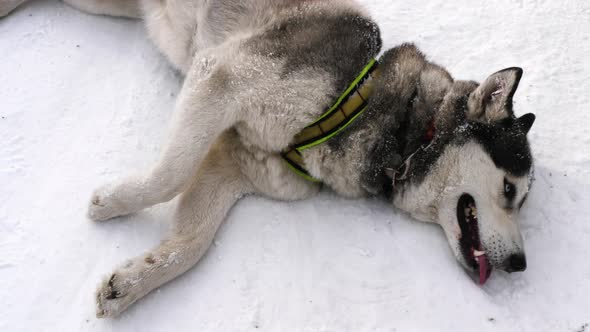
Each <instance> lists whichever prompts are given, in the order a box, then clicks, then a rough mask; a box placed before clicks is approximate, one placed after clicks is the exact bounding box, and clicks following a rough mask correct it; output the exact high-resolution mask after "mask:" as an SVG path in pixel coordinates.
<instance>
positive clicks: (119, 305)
mask: <svg viewBox="0 0 590 332" xmlns="http://www.w3.org/2000/svg"><path fill="white" fill-rule="evenodd" d="M25 1H26V0H0V16H4V15H7V14H8V13H9V12H10V11H12V10H13V9H14V8H16V7H17V6H18V5H20V4H21V3H23V2H25ZM64 1H65V2H66V3H68V4H70V5H72V6H74V7H76V8H78V9H80V10H83V11H86V12H89V13H93V14H104V15H112V16H122V17H131V18H141V19H143V20H144V21H145V25H146V27H147V31H148V34H149V35H150V37H151V39H152V40H153V42H154V43H155V44H156V46H157V47H158V48H159V49H160V51H161V52H162V53H164V54H165V55H166V57H167V58H168V59H169V61H170V62H171V63H172V65H173V66H174V67H175V68H177V69H178V70H179V71H181V72H182V73H183V74H184V75H185V80H184V84H183V87H182V91H181V93H180V95H179V96H178V101H177V104H176V107H175V108H176V109H175V112H174V119H173V125H172V132H171V135H170V138H169V141H168V142H167V144H166V145H165V146H164V148H163V152H162V155H161V158H160V160H159V162H158V163H156V164H155V165H153V166H152V167H151V168H149V169H148V170H147V171H146V172H144V173H140V174H136V175H134V176H131V177H129V178H127V179H123V180H121V181H117V182H114V183H111V184H108V185H106V186H104V187H101V188H99V189H97V190H96V191H95V192H94V193H93V194H92V197H91V200H90V203H89V206H88V216H89V217H90V219H92V220H96V221H102V220H108V219H111V218H115V217H118V216H122V215H127V214H130V213H134V212H136V211H139V210H141V209H144V208H147V207H150V206H152V205H154V204H158V203H162V202H166V201H169V200H171V199H172V198H174V197H175V196H177V195H181V197H180V201H179V204H178V208H177V211H176V214H175V216H174V227H173V231H172V232H171V235H170V236H169V237H167V238H166V239H164V240H163V241H162V242H161V244H160V245H159V246H157V247H156V248H153V249H152V250H150V251H149V252H147V253H146V254H144V255H141V256H140V257H137V258H134V259H132V260H131V261H129V262H127V263H126V264H125V265H123V266H121V267H119V268H118V269H116V270H115V271H114V272H113V273H111V274H110V275H109V276H108V278H106V280H105V281H104V282H103V283H102V284H101V285H100V286H99V288H98V291H97V294H96V305H97V315H98V316H99V317H105V316H116V315H118V314H120V313H121V312H122V311H124V310H125V309H126V308H127V307H128V306H129V305H131V304H132V303H134V302H135V301H137V300H139V299H140V298H142V297H143V296H145V295H146V294H148V293H149V292H151V291H152V290H154V289H155V288H157V287H159V286H161V285H162V284H164V283H166V282H168V281H170V280H172V279H174V278H175V277H177V276H178V275H180V274H182V273H184V272H185V271H186V270H188V269H190V268H191V267H192V266H193V265H195V264H196V263H197V262H198V261H199V259H200V258H201V257H202V256H203V254H204V253H205V251H206V250H207V248H208V247H209V246H210V244H211V242H212V240H213V237H214V234H215V232H216V230H217V229H218V227H219V225H220V224H221V222H222V221H223V219H224V217H225V215H226V214H227V212H228V210H229V209H230V208H231V207H232V206H233V205H234V204H235V203H236V201H237V200H239V199H240V197H243V196H244V195H248V194H260V195H265V196H268V197H272V198H274V199H280V200H300V199H305V198H310V197H312V196H313V195H315V194H316V193H317V192H318V190H319V188H320V184H319V183H320V182H321V183H323V184H325V185H326V186H328V187H330V188H331V189H332V190H334V191H335V192H336V193H338V194H341V195H343V196H346V197H363V196H383V197H385V198H386V199H388V200H390V201H391V202H392V203H393V205H394V206H395V207H396V208H398V209H400V210H403V211H407V212H408V213H409V214H410V215H412V216H413V217H414V218H416V219H418V220H422V221H427V222H435V223H438V224H440V225H441V226H442V227H443V229H444V231H445V234H446V236H447V238H448V241H449V244H450V247H451V249H452V251H453V253H454V255H455V256H456V258H457V260H458V261H459V262H460V263H461V264H462V265H463V266H464V267H465V268H466V269H468V270H471V271H474V272H475V273H477V274H479V280H480V283H484V282H485V281H486V280H487V278H488V277H489V275H490V273H491V271H492V269H503V270H506V271H509V272H512V271H523V270H524V269H525V268H526V260H525V255H524V247H523V240H522V236H521V234H520V231H519V226H518V223H517V220H516V217H517V214H518V211H519V209H520V208H521V207H522V205H523V203H524V201H525V199H526V195H527V192H528V191H529V188H530V185H531V181H532V170H533V167H532V157H531V152H530V149H529V145H528V141H527V138H526V135H527V132H528V131H529V129H530V128H531V126H532V124H533V122H534V120H535V117H534V115H533V114H525V115H523V116H521V117H516V116H515V115H514V112H513V109H512V98H513V95H514V93H515V91H516V89H517V87H518V83H519V80H520V78H521V75H522V70H521V69H519V68H508V69H504V70H502V71H499V72H497V73H495V74H492V75H491V76H489V77H488V78H487V79H486V80H485V81H483V82H482V83H476V82H472V81H459V80H454V79H453V78H452V77H451V75H450V74H449V73H448V72H447V71H446V70H445V69H444V68H442V67H440V66H438V65H436V64H434V63H432V62H429V61H428V60H426V58H425V57H424V55H423V54H422V53H421V52H420V51H419V50H418V49H417V48H416V47H415V46H413V45H411V44H404V45H401V46H398V47H395V48H393V49H390V50H387V51H385V52H384V53H383V54H382V55H381V56H380V57H379V59H378V60H377V61H375V60H374V59H375V57H377V56H378V54H379V52H380V50H381V39H380V32H379V29H378V27H377V26H376V24H375V23H374V22H373V21H372V20H371V18H370V17H369V16H368V15H367V13H365V12H364V11H363V10H362V9H361V8H360V7H359V6H358V5H357V4H356V3H355V2H354V1H353V0H340V1H328V0H316V1H311V0H308V1H301V0H185V1H179V0H64Z"/></svg>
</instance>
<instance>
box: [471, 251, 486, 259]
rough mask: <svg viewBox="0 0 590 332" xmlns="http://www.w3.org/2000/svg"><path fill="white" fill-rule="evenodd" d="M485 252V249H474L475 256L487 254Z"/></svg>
mask: <svg viewBox="0 0 590 332" xmlns="http://www.w3.org/2000/svg"><path fill="white" fill-rule="evenodd" d="M485 253H486V252H485V251H479V250H473V256H475V257H479V256H482V255H485Z"/></svg>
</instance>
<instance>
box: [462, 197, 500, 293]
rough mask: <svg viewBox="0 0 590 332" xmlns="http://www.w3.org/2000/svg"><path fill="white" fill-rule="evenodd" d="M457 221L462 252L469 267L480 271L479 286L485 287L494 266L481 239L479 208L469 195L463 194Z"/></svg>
mask: <svg viewBox="0 0 590 332" xmlns="http://www.w3.org/2000/svg"><path fill="white" fill-rule="evenodd" d="M457 220H458V222H459V227H460V228H461V239H460V240H459V243H460V244H461V252H462V254H463V258H464V259H465V261H466V262H467V264H468V265H470V266H471V267H473V268H474V269H475V270H476V271H479V284H480V285H483V284H484V283H485V282H486V281H487V280H488V278H489V277H490V274H492V266H491V264H490V263H489V261H488V258H487V256H486V253H485V251H484V248H483V247H482V245H481V241H480V239H479V228H478V220H477V207H476V205H475V200H474V199H473V197H472V196H471V195H469V194H463V195H462V196H461V197H460V198H459V202H458V203H457Z"/></svg>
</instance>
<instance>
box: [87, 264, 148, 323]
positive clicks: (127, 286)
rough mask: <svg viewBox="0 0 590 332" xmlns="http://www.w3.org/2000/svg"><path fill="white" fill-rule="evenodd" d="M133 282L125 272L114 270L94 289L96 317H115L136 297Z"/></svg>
mask: <svg viewBox="0 0 590 332" xmlns="http://www.w3.org/2000/svg"><path fill="white" fill-rule="evenodd" d="M133 284H134V283H133V282H132V280H130V279H129V278H128V277H126V276H125V273H119V272H115V273H113V274H112V275H111V276H110V277H109V278H107V279H105V280H104V281H103V282H102V283H101V284H100V286H99V287H98V290H97V291H96V317H98V318H104V317H116V316H118V315H119V314H120V313H121V312H123V311H124V310H125V309H127V307H129V306H130V305H131V304H132V303H133V302H135V301H136V300H137V299H138V295H137V294H134V292H133V288H132V286H133Z"/></svg>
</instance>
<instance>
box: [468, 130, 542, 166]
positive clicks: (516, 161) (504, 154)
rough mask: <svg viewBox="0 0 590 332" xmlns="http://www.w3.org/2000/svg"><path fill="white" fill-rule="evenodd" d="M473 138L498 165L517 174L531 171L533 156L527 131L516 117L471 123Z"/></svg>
mask: <svg viewBox="0 0 590 332" xmlns="http://www.w3.org/2000/svg"><path fill="white" fill-rule="evenodd" d="M469 127H470V128H469V129H470V132H471V135H472V137H473V138H475V139H476V141H478V142H479V143H480V144H481V145H482V146H483V147H484V149H485V150H486V152H487V153H489V155H490V157H491V158H492V160H493V161H494V163H495V164H496V166H498V167H499V168H502V169H504V170H506V171H507V172H509V173H510V174H512V175H515V176H523V175H526V174H528V173H529V171H530V169H531V167H532V165H533V157H532V155H531V150H530V147H529V143H528V141H527V138H526V132H525V131H524V130H523V128H522V127H521V126H520V125H519V124H518V122H517V121H515V119H514V118H506V119H504V120H502V121H500V122H498V123H492V124H484V123H479V122H473V123H470V124H469Z"/></svg>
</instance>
